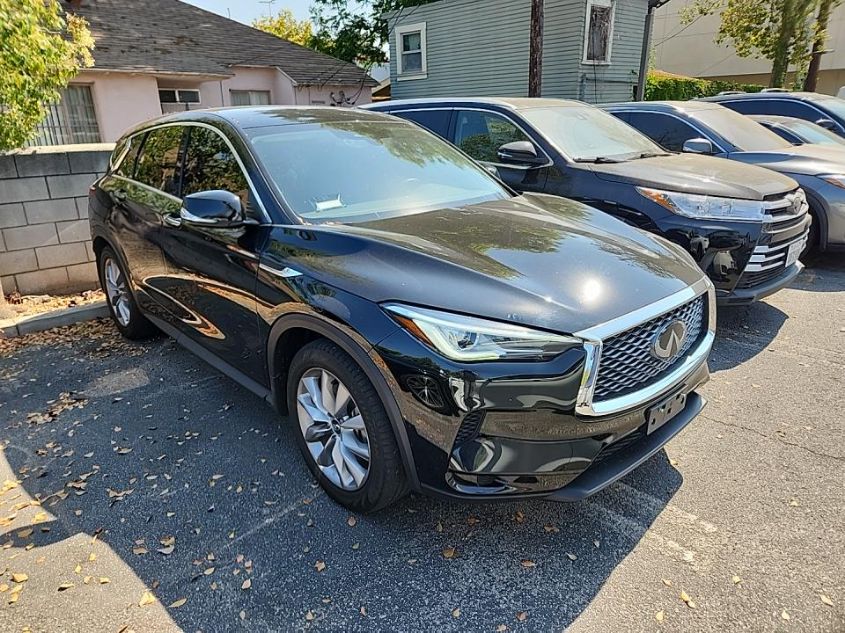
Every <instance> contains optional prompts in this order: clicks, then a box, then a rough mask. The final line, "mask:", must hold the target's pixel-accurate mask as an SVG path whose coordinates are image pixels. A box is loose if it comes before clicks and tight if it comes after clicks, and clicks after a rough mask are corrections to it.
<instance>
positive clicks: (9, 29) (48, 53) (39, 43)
mask: <svg viewBox="0 0 845 633" xmlns="http://www.w3.org/2000/svg"><path fill="white" fill-rule="evenodd" d="M93 48H94V40H93V38H92V37H91V33H90V32H89V31H88V25H87V23H86V22H85V20H83V19H82V18H80V17H78V16H75V15H72V14H67V15H66V14H65V12H64V10H63V9H62V7H61V5H60V4H59V2H58V0H0V151H3V150H9V149H14V148H16V147H20V146H21V145H23V144H24V143H26V142H27V141H28V140H30V139H31V138H32V137H33V136H35V131H36V126H37V125H38V124H39V123H40V122H41V121H43V120H44V117H46V116H47V106H48V105H49V104H50V103H55V102H56V101H58V100H59V99H60V97H61V90H62V89H63V88H64V87H65V86H67V84H68V82H69V81H70V80H71V79H72V78H73V77H74V76H75V75H76V74H77V73H78V72H79V70H80V69H81V68H86V67H89V66H91V65H93V63H94V59H93V57H92V56H91V50H92V49H93Z"/></svg>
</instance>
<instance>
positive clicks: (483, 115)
mask: <svg viewBox="0 0 845 633" xmlns="http://www.w3.org/2000/svg"><path fill="white" fill-rule="evenodd" d="M456 116H457V119H456V122H455V145H457V146H458V147H460V148H461V149H462V150H464V151H465V152H466V153H467V154H469V155H470V156H472V157H473V158H474V159H475V160H480V161H484V162H488V163H498V162H499V157H498V150H499V148H500V147H501V146H502V145H504V144H505V143H512V142H514V141H529V142H530V141H531V139H529V138H528V137H527V136H526V135H525V134H524V133H523V132H522V130H520V129H519V128H518V127H516V125H514V124H513V123H511V122H510V121H509V120H507V119H506V118H505V117H503V116H499V115H498V114H493V113H492V112H479V111H478V110H463V111H458V112H457V113H456Z"/></svg>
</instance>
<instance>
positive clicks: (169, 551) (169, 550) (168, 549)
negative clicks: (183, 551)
mask: <svg viewBox="0 0 845 633" xmlns="http://www.w3.org/2000/svg"><path fill="white" fill-rule="evenodd" d="M174 549H176V548H175V547H174V546H173V545H168V546H167V547H160V548H158V549H157V550H156V551H157V552H158V553H159V554H164V555H165V556H170V555H171V554H172V553H173V550H174Z"/></svg>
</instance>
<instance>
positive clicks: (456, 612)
mask: <svg viewBox="0 0 845 633" xmlns="http://www.w3.org/2000/svg"><path fill="white" fill-rule="evenodd" d="M452 617H453V618H459V617H461V610H460V609H452Z"/></svg>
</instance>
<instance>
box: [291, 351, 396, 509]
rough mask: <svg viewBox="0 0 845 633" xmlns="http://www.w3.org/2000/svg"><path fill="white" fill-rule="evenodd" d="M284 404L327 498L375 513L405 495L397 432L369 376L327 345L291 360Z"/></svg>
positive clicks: (343, 354)
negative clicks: (395, 432)
mask: <svg viewBox="0 0 845 633" xmlns="http://www.w3.org/2000/svg"><path fill="white" fill-rule="evenodd" d="M287 402H288V411H289V412H290V417H291V420H292V422H293V423H294V427H295V429H294V433H295V434H296V439H297V444H298V445H299V448H300V450H301V451H302V455H303V457H305V461H306V463H307V464H308V468H309V469H310V470H311V472H312V473H313V474H314V476H315V477H316V478H317V481H319V482H320V485H321V486H322V487H323V488H324V489H325V491H326V492H327V493H328V495H329V496H330V497H331V498H332V499H334V500H335V501H337V502H338V503H340V504H341V505H344V506H346V507H347V508H349V509H350V510H354V511H356V512H374V511H376V510H380V509H381V508H384V507H385V506H388V505H390V504H391V503H393V502H394V501H397V500H398V499H400V498H401V497H403V496H405V495H406V494H407V493H408V483H407V477H406V475H405V469H404V467H403V465H402V457H401V455H400V453H399V447H398V446H397V444H396V438H395V436H394V433H393V427H392V425H391V423H390V419H389V418H388V417H387V413H386V412H385V410H384V406H383V405H382V402H381V399H380V398H379V396H378V393H376V390H375V388H374V387H373V385H372V383H371V382H370V380H369V378H367V375H366V374H365V373H364V371H363V370H362V369H361V368H360V367H359V366H358V364H357V363H356V362H355V361H354V360H353V359H352V358H351V357H350V356H349V355H348V354H347V353H346V352H344V351H343V350H342V349H340V348H339V347H338V346H337V345H335V344H334V343H332V342H330V341H327V340H325V339H321V340H317V341H313V342H311V343H309V344H308V345H306V346H305V347H303V348H302V349H301V350H300V351H299V352H298V353H297V354H296V356H295V357H294V359H293V362H292V363H291V366H290V370H289V371H288V384H287Z"/></svg>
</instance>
